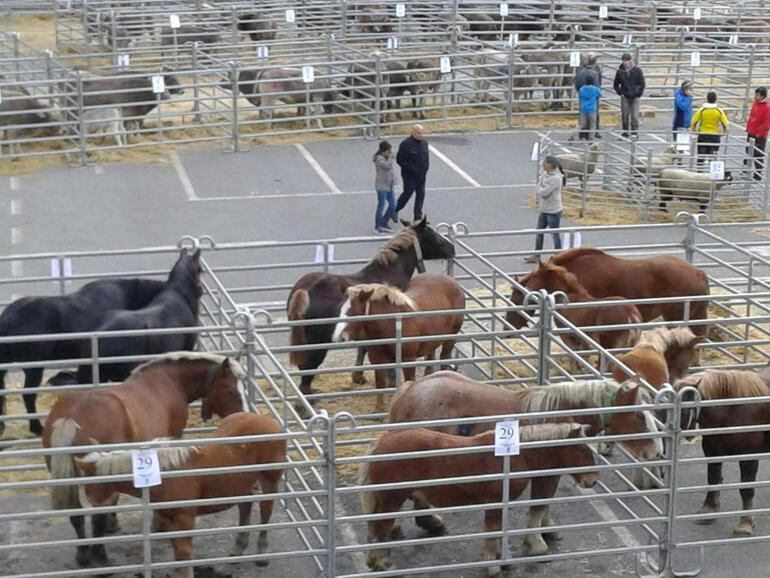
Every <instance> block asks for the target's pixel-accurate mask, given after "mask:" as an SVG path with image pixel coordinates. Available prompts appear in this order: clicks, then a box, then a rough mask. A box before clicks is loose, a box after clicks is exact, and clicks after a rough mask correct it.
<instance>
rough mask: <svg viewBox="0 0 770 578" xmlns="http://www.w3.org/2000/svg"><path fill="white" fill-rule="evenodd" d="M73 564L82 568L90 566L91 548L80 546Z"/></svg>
mask: <svg viewBox="0 0 770 578" xmlns="http://www.w3.org/2000/svg"><path fill="white" fill-rule="evenodd" d="M75 562H77V565H78V566H81V567H83V568H85V567H87V566H90V565H91V548H90V547H89V546H80V547H79V548H78V553H77V554H76V555H75Z"/></svg>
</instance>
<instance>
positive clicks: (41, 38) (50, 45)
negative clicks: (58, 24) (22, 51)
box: [0, 14, 56, 50]
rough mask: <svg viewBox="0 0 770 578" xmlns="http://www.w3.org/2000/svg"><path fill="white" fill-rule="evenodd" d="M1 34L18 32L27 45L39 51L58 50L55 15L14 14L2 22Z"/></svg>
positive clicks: (0, 23) (0, 24) (4, 18)
mask: <svg viewBox="0 0 770 578" xmlns="http://www.w3.org/2000/svg"><path fill="white" fill-rule="evenodd" d="M0 32H18V34H19V38H20V39H21V41H22V42H24V43H25V44H28V45H30V46H32V47H33V48H37V49H38V50H46V49H48V50H55V49H56V29H55V20H54V17H53V15H50V14H12V15H11V16H10V17H7V16H4V17H3V19H2V20H0Z"/></svg>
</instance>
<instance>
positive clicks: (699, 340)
mask: <svg viewBox="0 0 770 578" xmlns="http://www.w3.org/2000/svg"><path fill="white" fill-rule="evenodd" d="M704 341H706V336H705V335H697V336H695V338H694V339H693V340H692V341H691V342H690V346H691V347H695V346H696V345H698V344H699V343H703V342H704Z"/></svg>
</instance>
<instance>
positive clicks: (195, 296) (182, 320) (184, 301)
mask: <svg viewBox="0 0 770 578" xmlns="http://www.w3.org/2000/svg"><path fill="white" fill-rule="evenodd" d="M200 274H201V266H200V250H197V251H195V252H194V253H192V254H190V253H189V252H188V251H187V250H185V249H183V250H182V252H181V255H180V256H179V259H177V262H176V263H175V264H174V267H173V268H172V269H171V272H170V273H169V276H168V280H167V281H166V283H165V285H164V287H163V290H162V291H161V292H160V293H158V295H157V296H156V297H155V299H153V300H152V301H150V302H149V303H148V304H147V305H146V306H145V307H142V308H141V309H134V310H133V311H113V312H111V313H109V314H108V315H107V316H106V318H105V319H104V320H103V321H102V323H101V325H99V327H97V330H98V331H126V330H147V329H163V328H166V327H194V326H196V325H197V324H198V303H199V301H200V297H201V282H200ZM197 339H198V337H197V334H195V333H179V334H165V335H152V334H143V335H132V336H124V337H103V338H101V339H99V357H100V358H105V357H123V356H131V355H150V354H159V353H165V352H167V351H177V350H192V349H194V348H195V342H196V341H197ZM91 354H92V353H91V344H90V343H86V344H84V351H82V352H81V357H91ZM138 364H139V363H138V362H136V361H120V362H115V363H104V364H100V365H99V379H100V381H103V382H104V381H122V380H124V379H125V378H126V377H128V375H129V374H130V373H131V370H132V369H133V368H134V367H136V366H137V365H138ZM92 381H93V375H92V366H91V364H84V365H81V366H80V368H79V369H78V382H79V383H90V382H92Z"/></svg>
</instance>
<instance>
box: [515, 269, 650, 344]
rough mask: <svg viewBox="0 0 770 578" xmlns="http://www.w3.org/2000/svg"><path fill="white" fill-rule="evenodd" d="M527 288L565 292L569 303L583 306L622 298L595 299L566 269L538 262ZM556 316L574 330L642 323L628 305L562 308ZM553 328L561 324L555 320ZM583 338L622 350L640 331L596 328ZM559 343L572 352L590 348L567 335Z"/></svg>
mask: <svg viewBox="0 0 770 578" xmlns="http://www.w3.org/2000/svg"><path fill="white" fill-rule="evenodd" d="M527 277H528V280H527V289H529V290H530V291H538V290H540V289H545V290H546V291H563V292H564V293H566V295H567V297H568V298H569V300H570V303H585V302H597V301H617V300H621V299H623V298H622V297H615V296H612V297H602V298H598V299H597V298H596V297H594V296H593V295H591V294H590V293H589V292H588V291H586V289H585V287H583V285H581V284H580V281H578V279H577V277H575V275H573V274H572V273H570V272H569V271H568V270H567V269H566V268H564V267H562V266H560V265H554V264H553V263H551V262H545V263H542V262H540V263H538V266H537V269H535V270H534V271H532V272H531V273H530V274H529V275H528V276H527ZM560 313H561V314H562V315H563V316H564V317H565V318H566V319H567V320H568V321H570V322H571V323H572V324H573V325H575V326H577V327H590V326H594V325H629V324H637V323H641V322H642V314H641V313H640V312H639V309H637V307H636V306H635V305H632V304H629V303H619V304H617V305H608V306H607V307H595V306H593V305H590V306H588V307H581V308H576V309H563V310H561V311H560ZM557 325H561V326H563V323H560V322H558V321H557ZM586 335H587V336H588V337H590V338H591V339H593V340H594V341H596V342H597V343H598V344H599V345H601V346H602V347H603V348H604V349H618V348H624V347H633V346H634V344H636V342H637V341H639V336H640V335H641V330H640V329H638V328H636V327H630V328H626V329H597V330H590V331H587V332H586ZM561 339H562V341H564V343H565V344H566V345H567V346H568V347H569V348H570V349H572V350H587V349H591V346H590V345H589V344H588V343H586V342H585V341H583V340H582V339H581V338H580V337H577V336H575V335H572V334H571V333H564V334H562V335H561Z"/></svg>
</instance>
